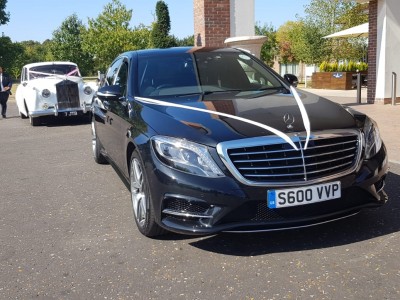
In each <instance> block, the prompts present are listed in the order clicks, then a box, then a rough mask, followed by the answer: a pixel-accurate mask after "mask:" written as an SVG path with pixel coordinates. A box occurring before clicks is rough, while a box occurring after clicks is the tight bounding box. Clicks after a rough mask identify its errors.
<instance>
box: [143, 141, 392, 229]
mask: <svg viewBox="0 0 400 300" xmlns="http://www.w3.org/2000/svg"><path fill="white" fill-rule="evenodd" d="M150 152H152V151H150ZM148 159H149V160H147V161H148V162H151V163H150V164H147V168H148V170H147V175H148V177H149V183H150V191H151V199H152V201H153V207H154V208H155V214H156V221H157V222H158V223H159V224H160V226H162V227H164V228H165V229H167V230H169V231H173V232H177V233H183V234H198V235H209V234H215V233H217V232H221V231H230V232H257V231H274V230H283V229H293V228H299V227H307V226H312V225H317V224H322V223H326V222H330V221H334V220H338V219H342V218H345V217H348V216H352V215H354V214H357V213H358V212H359V211H360V210H361V209H363V208H370V207H379V206H381V205H383V204H384V203H386V201H387V200H388V199H387V196H386V194H385V192H384V191H383V187H384V179H385V176H386V174H387V172H388V160H387V152H386V148H385V146H384V145H383V146H382V148H381V150H380V151H379V152H378V153H377V155H375V156H374V157H373V158H372V159H371V160H368V161H363V162H362V163H361V166H360V167H359V168H358V169H357V171H355V172H353V173H351V174H349V175H346V176H343V177H340V178H336V179H335V180H340V181H341V186H342V196H341V198H339V199H335V200H328V201H324V202H319V203H314V204H308V205H303V206H295V207H288V208H278V209H270V208H268V206H267V190H268V189H271V188H272V189H273V188H279V187H271V186H268V187H254V186H246V185H243V184H241V183H240V182H238V181H237V180H235V179H234V178H233V177H228V176H227V177H224V178H218V179H209V178H203V177H198V176H194V175H190V174H184V173H182V172H179V171H176V170H173V169H171V168H169V167H166V166H165V165H163V164H162V163H160V162H159V161H158V159H157V158H156V157H155V156H154V154H152V156H151V157H149V158H148Z"/></svg>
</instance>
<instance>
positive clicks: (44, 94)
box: [42, 89, 51, 98]
mask: <svg viewBox="0 0 400 300" xmlns="http://www.w3.org/2000/svg"><path fill="white" fill-rule="evenodd" d="M50 95H51V93H50V91H49V90H48V89H44V90H43V91H42V97H43V98H49V97H50Z"/></svg>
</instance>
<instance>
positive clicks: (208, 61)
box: [92, 47, 388, 236]
mask: <svg viewBox="0 0 400 300" xmlns="http://www.w3.org/2000/svg"><path fill="white" fill-rule="evenodd" d="M296 80H297V78H296V77H295V76H293V75H292V76H290V75H288V76H286V75H285V76H284V78H282V77H281V76H279V75H278V74H276V73H275V72H274V71H273V70H272V69H270V68H269V67H267V66H266V65H265V64H263V63H262V62H261V61H260V60H258V59H257V58H255V57H254V56H252V55H251V54H249V53H247V52H246V51H242V50H238V49H232V48H221V49H217V48H213V49H211V48H191V47H182V48H171V49H152V50H140V51H131V52H126V53H123V54H121V55H120V56H119V57H117V58H116V59H115V60H114V61H113V63H112V64H111V66H110V67H109V69H108V71H107V73H106V74H105V80H104V83H103V85H102V86H101V87H100V88H99V90H98V92H97V95H96V96H95V97H94V99H93V104H92V111H93V119H92V134H93V154H94V159H95V161H96V162H97V163H108V162H109V163H111V164H112V166H113V167H114V168H115V170H116V171H117V172H118V173H119V175H120V177H121V178H122V179H123V180H124V181H125V183H126V185H127V186H129V187H130V191H131V200H132V206H133V215H134V219H135V221H136V224H137V227H138V229H139V231H140V232H141V233H142V234H144V235H145V236H157V235H160V234H162V233H164V232H166V231H173V232H178V233H185V234H199V235H207V234H214V233H217V232H222V231H225V232H256V231H269V230H281V229H290V228H299V227H306V226H310V225H316V224H322V223H326V222H329V221H333V220H338V219H342V218H345V217H348V216H352V215H354V214H356V213H358V212H359V211H360V210H361V209H363V208H369V207H378V206H381V205H383V204H384V203H385V202H386V201H387V196H386V194H385V192H384V191H383V188H384V180H385V176H386V174H387V172H388V159H387V152H386V149H385V146H384V144H383V142H382V140H381V138H380V135H379V131H378V128H377V125H376V123H375V122H374V121H373V120H372V119H370V118H369V117H367V116H366V115H364V114H361V113H359V112H357V111H355V110H352V109H351V108H349V107H344V106H341V105H338V104H336V103H333V102H331V101H329V100H327V99H324V98H321V97H319V96H316V95H313V94H311V93H308V92H306V91H303V90H297V89H296V88H295V87H294V86H295V85H296Z"/></svg>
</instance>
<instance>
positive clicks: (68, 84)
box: [56, 80, 80, 110]
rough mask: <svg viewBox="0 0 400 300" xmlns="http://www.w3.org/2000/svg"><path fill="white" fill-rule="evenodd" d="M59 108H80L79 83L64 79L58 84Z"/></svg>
mask: <svg viewBox="0 0 400 300" xmlns="http://www.w3.org/2000/svg"><path fill="white" fill-rule="evenodd" d="M56 91H57V102H58V109H60V110H63V109H71V108H79V107H80V102H79V89H78V84H77V83H76V82H74V81H71V80H63V81H61V82H59V83H57V84H56Z"/></svg>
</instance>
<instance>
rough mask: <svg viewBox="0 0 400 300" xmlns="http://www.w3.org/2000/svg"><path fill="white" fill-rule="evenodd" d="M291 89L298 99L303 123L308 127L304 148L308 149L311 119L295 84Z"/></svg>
mask: <svg viewBox="0 0 400 300" xmlns="http://www.w3.org/2000/svg"><path fill="white" fill-rule="evenodd" d="M290 91H291V92H292V94H293V96H294V99H296V102H297V105H298V106H299V109H300V113H301V118H302V119H303V125H304V128H305V129H306V133H307V137H306V143H305V145H304V150H307V145H308V141H309V140H310V135H311V129H310V127H311V126H310V119H309V118H308V114H307V111H306V108H305V107H304V104H303V102H302V101H301V99H300V96H299V94H298V93H297V91H296V89H295V88H294V87H293V86H290Z"/></svg>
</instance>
